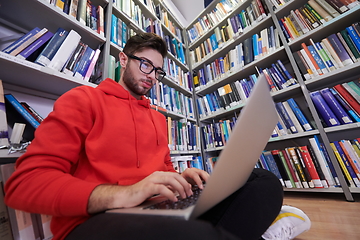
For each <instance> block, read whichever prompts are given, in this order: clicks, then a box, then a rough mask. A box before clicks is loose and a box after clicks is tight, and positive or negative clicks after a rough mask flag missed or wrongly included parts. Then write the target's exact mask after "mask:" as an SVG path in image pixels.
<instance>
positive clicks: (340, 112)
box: [320, 88, 353, 124]
mask: <svg viewBox="0 0 360 240" xmlns="http://www.w3.org/2000/svg"><path fill="white" fill-rule="evenodd" d="M320 93H321V95H322V96H323V98H324V99H325V101H326V103H327V104H328V105H329V107H330V108H331V110H332V111H333V112H334V114H335V115H336V117H337V118H338V119H339V121H340V122H341V123H342V124H348V123H353V121H352V120H351V118H350V116H349V115H348V114H347V112H346V110H345V109H344V108H343V107H342V106H341V104H340V103H339V102H338V101H337V99H336V98H335V96H334V95H333V94H332V93H331V92H330V90H329V88H324V89H321V90H320Z"/></svg>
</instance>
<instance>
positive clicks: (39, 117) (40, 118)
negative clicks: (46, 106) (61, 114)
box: [20, 102, 44, 123]
mask: <svg viewBox="0 0 360 240" xmlns="http://www.w3.org/2000/svg"><path fill="white" fill-rule="evenodd" d="M20 104H21V105H22V106H23V107H24V108H25V109H26V110H27V111H28V112H29V113H30V114H31V115H32V116H33V117H34V118H35V119H36V120H37V121H38V122H39V123H41V122H42V121H43V120H44V118H43V117H42V116H41V115H40V114H39V113H38V112H37V111H36V110H35V109H34V108H33V107H31V106H30V105H29V104H28V103H27V102H20Z"/></svg>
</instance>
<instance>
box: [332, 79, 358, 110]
mask: <svg viewBox="0 0 360 240" xmlns="http://www.w3.org/2000/svg"><path fill="white" fill-rule="evenodd" d="M334 89H335V90H336V91H337V92H338V93H339V94H340V95H341V97H342V98H343V99H344V100H345V101H346V102H347V103H348V104H349V105H350V106H351V108H353V109H354V111H355V112H356V113H357V114H358V115H359V114H360V104H359V103H358V102H357V101H356V100H355V99H354V98H353V96H351V95H350V94H349V92H348V91H346V89H345V88H344V86H342V85H341V84H338V85H335V86H334Z"/></svg>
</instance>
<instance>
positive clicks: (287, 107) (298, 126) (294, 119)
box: [282, 101, 304, 133]
mask: <svg viewBox="0 0 360 240" xmlns="http://www.w3.org/2000/svg"><path fill="white" fill-rule="evenodd" d="M282 105H283V106H284V108H285V110H286V112H287V114H288V115H289V117H290V119H291V121H292V122H293V124H294V126H295V128H296V129H297V131H298V132H299V133H300V132H304V129H303V128H302V125H301V124H300V122H299V120H298V119H297V117H296V115H295V113H294V111H293V110H292V108H291V107H290V105H289V103H288V102H287V101H284V102H282Z"/></svg>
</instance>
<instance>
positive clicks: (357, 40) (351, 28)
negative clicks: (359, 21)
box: [346, 25, 360, 51]
mask: <svg viewBox="0 0 360 240" xmlns="http://www.w3.org/2000/svg"><path fill="white" fill-rule="evenodd" d="M346 31H347V32H348V34H349V36H350V38H351V40H352V41H353V43H354V44H355V46H356V49H357V50H358V51H360V37H359V34H358V33H357V32H356V30H355V28H354V26H353V25H351V26H349V27H347V28H346Z"/></svg>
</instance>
